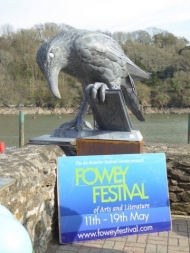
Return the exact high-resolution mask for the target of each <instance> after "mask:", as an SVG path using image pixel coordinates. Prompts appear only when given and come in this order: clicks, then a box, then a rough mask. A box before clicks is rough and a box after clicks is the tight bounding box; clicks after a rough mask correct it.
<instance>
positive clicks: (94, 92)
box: [85, 82, 108, 102]
mask: <svg viewBox="0 0 190 253" xmlns="http://www.w3.org/2000/svg"><path fill="white" fill-rule="evenodd" d="M106 89H108V87H107V85H106V84H105V83H98V82H96V83H94V84H89V85H88V86H87V87H86V89H85V94H86V96H91V97H92V99H94V100H95V101H96V102H104V101H105V95H106Z"/></svg>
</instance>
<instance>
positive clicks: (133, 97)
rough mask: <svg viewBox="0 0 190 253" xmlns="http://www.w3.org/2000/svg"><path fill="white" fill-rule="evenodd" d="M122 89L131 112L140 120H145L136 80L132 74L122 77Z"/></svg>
mask: <svg viewBox="0 0 190 253" xmlns="http://www.w3.org/2000/svg"><path fill="white" fill-rule="evenodd" d="M121 90H122V92H123V96H124V98H125V103H126V105H127V107H128V108H129V109H130V110H131V112H132V113H133V114H134V115H135V116H136V117H137V119H138V120H140V121H145V119H144V116H143V113H142V109H141V105H140V103H139V100H138V98H137V92H136V89H135V85H134V81H133V79H132V78H131V76H130V75H128V76H127V77H125V78H122V81H121Z"/></svg>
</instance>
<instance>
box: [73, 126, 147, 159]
mask: <svg viewBox="0 0 190 253" xmlns="http://www.w3.org/2000/svg"><path fill="white" fill-rule="evenodd" d="M76 146H77V155H78V156H82V155H112V154H139V153H143V137H142V135H141V133H140V132H139V131H135V130H133V131H132V132H108V131H101V134H100V135H94V136H89V137H86V138H78V139H77V140H76Z"/></svg>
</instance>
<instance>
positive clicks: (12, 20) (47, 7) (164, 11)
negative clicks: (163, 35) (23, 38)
mask: <svg viewBox="0 0 190 253" xmlns="http://www.w3.org/2000/svg"><path fill="white" fill-rule="evenodd" d="M0 6H1V8H0V28H1V27H2V26H3V25H7V24H9V25H11V26H12V27H13V28H14V29H15V30H17V29H20V28H25V29H29V28H32V27H33V26H34V25H37V24H44V23H46V22H53V23H56V24H63V23H64V24H68V25H70V26H73V27H75V28H78V29H87V30H101V31H110V32H115V31H122V32H133V31H137V30H146V29H147V28H150V27H156V28H159V29H163V30H166V31H168V32H171V33H173V34H174V35H175V36H177V37H185V38H186V39H188V40H189V41H190V0H159V1H154V0H144V1H143V0H130V1H129V0H0Z"/></svg>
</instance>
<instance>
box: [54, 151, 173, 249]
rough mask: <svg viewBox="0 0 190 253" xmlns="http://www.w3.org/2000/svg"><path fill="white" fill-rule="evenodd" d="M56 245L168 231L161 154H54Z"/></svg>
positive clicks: (165, 182)
mask: <svg viewBox="0 0 190 253" xmlns="http://www.w3.org/2000/svg"><path fill="white" fill-rule="evenodd" d="M57 174H58V179H57V190H58V215H59V238H60V243H61V244H65V243H73V242H80V241H87V240H98V239H105V238H111V237H120V236H130V235H137V234H147V233H157V232H164V231H170V230H171V228H172V224H171V213H170V204H169V194H168V183H167V172H166V158H165V154H164V153H152V154H150V153H149V154H127V155H126V154H124V155H98V156H95V155H94V156H76V157H59V158H58V172H57Z"/></svg>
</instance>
